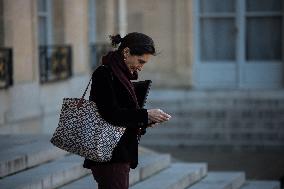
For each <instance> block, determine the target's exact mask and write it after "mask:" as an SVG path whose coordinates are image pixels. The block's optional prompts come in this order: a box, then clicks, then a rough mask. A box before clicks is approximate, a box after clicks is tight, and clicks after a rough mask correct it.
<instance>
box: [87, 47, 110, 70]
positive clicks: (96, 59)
mask: <svg viewBox="0 0 284 189" xmlns="http://www.w3.org/2000/svg"><path fill="white" fill-rule="evenodd" d="M90 49H91V53H90V55H91V56H90V61H91V68H92V69H96V68H97V67H98V66H99V65H100V63H101V59H102V56H103V55H105V54H107V52H108V51H110V50H112V47H111V45H110V44H108V43H91V44H90Z"/></svg>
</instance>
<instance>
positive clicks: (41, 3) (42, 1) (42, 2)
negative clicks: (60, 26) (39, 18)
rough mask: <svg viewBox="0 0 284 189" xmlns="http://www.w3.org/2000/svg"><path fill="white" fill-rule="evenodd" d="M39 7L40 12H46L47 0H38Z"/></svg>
mask: <svg viewBox="0 0 284 189" xmlns="http://www.w3.org/2000/svg"><path fill="white" fill-rule="evenodd" d="M37 9H38V11H39V12H46V0H37Z"/></svg>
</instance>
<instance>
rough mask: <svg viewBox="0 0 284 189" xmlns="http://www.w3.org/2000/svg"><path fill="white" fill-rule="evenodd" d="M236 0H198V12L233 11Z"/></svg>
mask: <svg viewBox="0 0 284 189" xmlns="http://www.w3.org/2000/svg"><path fill="white" fill-rule="evenodd" d="M235 1H236V0H200V12H201V13H209V12H211V13H212V12H217V13H218V12H235V3H236V2H235Z"/></svg>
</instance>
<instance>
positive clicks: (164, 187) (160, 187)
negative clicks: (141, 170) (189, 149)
mask: <svg viewBox="0 0 284 189" xmlns="http://www.w3.org/2000/svg"><path fill="white" fill-rule="evenodd" d="M206 173H207V166H206V164H191V163H172V164H171V166H170V167H169V168H168V169H166V170H164V171H162V172H160V173H158V174H156V175H153V176H152V177H150V178H149V179H146V180H144V181H142V182H139V183H138V184H135V185H134V186H132V187H130V189H145V188H147V189H184V188H186V187H187V186H189V185H192V184H194V183H195V182H198V181H199V180H200V179H201V178H202V177H204V176H205V175H206Z"/></svg>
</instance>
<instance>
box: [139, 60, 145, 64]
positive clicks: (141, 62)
mask: <svg viewBox="0 0 284 189" xmlns="http://www.w3.org/2000/svg"><path fill="white" fill-rule="evenodd" d="M138 62H139V64H145V63H146V61H144V60H138Z"/></svg>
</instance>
